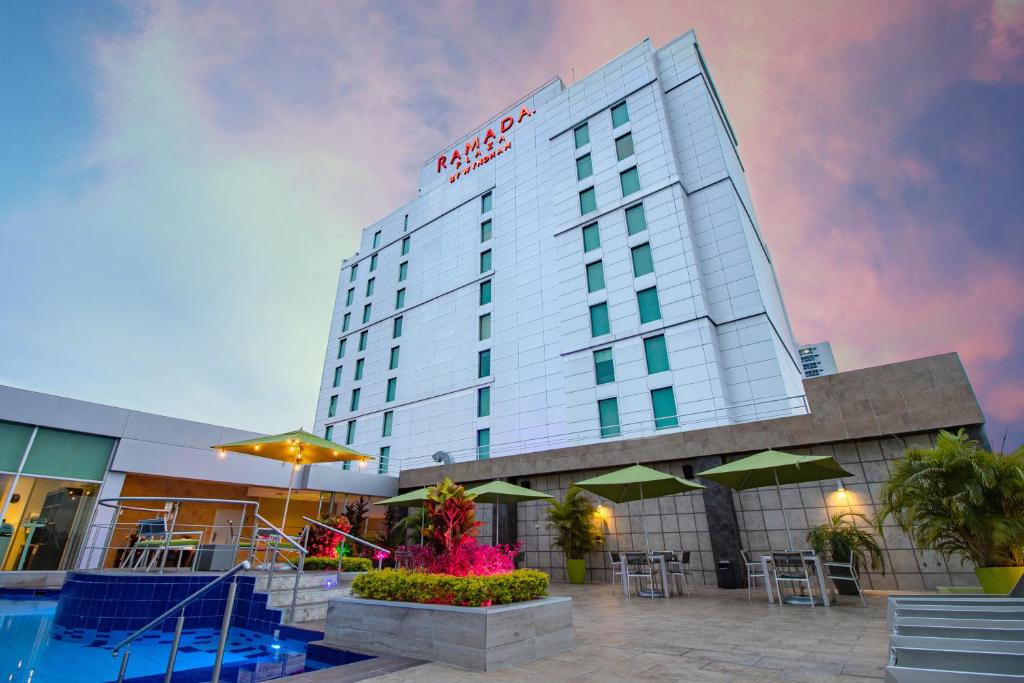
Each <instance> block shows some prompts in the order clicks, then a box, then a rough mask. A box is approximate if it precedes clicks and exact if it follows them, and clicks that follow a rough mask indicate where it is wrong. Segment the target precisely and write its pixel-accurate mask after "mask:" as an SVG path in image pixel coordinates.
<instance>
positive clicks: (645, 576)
mask: <svg viewBox="0 0 1024 683" xmlns="http://www.w3.org/2000/svg"><path fill="white" fill-rule="evenodd" d="M623 558H624V559H623V562H622V568H623V571H625V574H624V575H623V577H622V580H623V585H624V586H625V588H626V597H627V598H628V597H629V583H630V581H636V589H637V593H638V594H639V593H640V585H641V584H642V583H643V582H644V581H646V582H647V584H648V585H649V586H650V589H651V595H652V596H653V595H654V572H653V569H652V567H651V561H650V559H648V557H647V556H646V555H644V554H643V553H625V554H624V555H623Z"/></svg>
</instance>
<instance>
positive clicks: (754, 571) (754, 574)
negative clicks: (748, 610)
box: [740, 550, 771, 602]
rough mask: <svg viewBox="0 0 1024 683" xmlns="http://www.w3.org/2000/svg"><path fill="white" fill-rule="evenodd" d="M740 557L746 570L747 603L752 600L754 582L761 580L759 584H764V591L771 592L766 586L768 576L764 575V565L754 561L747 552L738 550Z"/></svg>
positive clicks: (759, 561)
mask: <svg viewBox="0 0 1024 683" xmlns="http://www.w3.org/2000/svg"><path fill="white" fill-rule="evenodd" d="M740 555H742V556H743V564H744V565H745V567H746V570H747V602H751V601H752V600H753V592H754V581H756V580H758V579H761V583H762V584H764V589H765V590H766V591H769V592H770V591H771V588H770V587H769V585H768V578H769V577H768V575H767V574H765V571H764V565H763V564H762V563H761V560H760V559H758V560H756V561H755V560H754V559H753V556H752V555H751V553H750V551H749V550H740Z"/></svg>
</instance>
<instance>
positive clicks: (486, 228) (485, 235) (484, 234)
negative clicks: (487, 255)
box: [480, 218, 491, 242]
mask: <svg viewBox="0 0 1024 683" xmlns="http://www.w3.org/2000/svg"><path fill="white" fill-rule="evenodd" d="M489 239H491V219H489V218H488V219H487V220H485V221H484V222H483V223H481V224H480V241H481V242H486V241H487V240H489Z"/></svg>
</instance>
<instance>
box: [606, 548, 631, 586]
mask: <svg viewBox="0 0 1024 683" xmlns="http://www.w3.org/2000/svg"><path fill="white" fill-rule="evenodd" d="M605 554H606V555H607V556H608V567H609V569H610V570H611V576H612V595H614V594H615V589H616V579H617V577H625V575H626V573H625V571H624V570H623V567H622V565H623V562H622V554H621V553H614V552H612V551H611V550H609V551H608V552H607V553H605ZM623 581H625V578H623Z"/></svg>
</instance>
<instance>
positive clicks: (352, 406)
mask: <svg viewBox="0 0 1024 683" xmlns="http://www.w3.org/2000/svg"><path fill="white" fill-rule="evenodd" d="M359 391H360V390H359V389H353V390H352V399H351V400H350V401H349V402H348V409H349V412H351V411H353V410H359Z"/></svg>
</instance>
